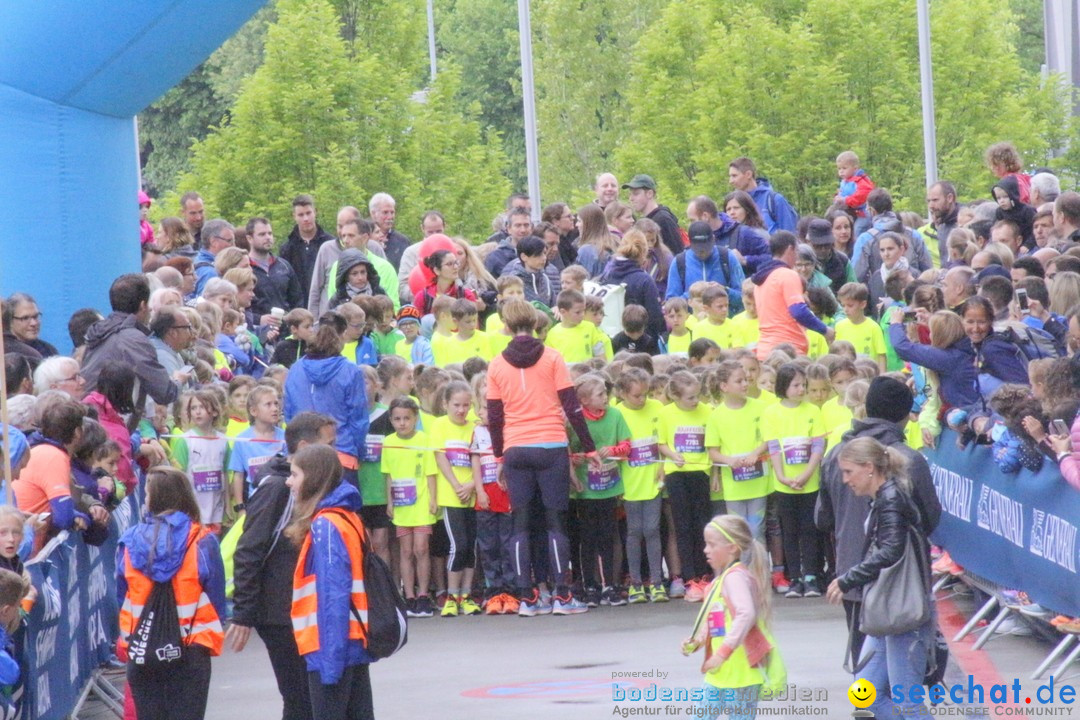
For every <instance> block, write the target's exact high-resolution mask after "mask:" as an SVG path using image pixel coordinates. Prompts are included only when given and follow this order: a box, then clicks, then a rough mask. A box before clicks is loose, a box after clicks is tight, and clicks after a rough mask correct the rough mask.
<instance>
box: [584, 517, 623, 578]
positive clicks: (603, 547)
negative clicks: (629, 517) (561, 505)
mask: <svg viewBox="0 0 1080 720" xmlns="http://www.w3.org/2000/svg"><path fill="white" fill-rule="evenodd" d="M618 504H619V499H618V498H604V499H603V500H581V501H579V502H578V503H577V507H578V512H579V514H578V523H579V527H580V530H581V563H582V565H581V570H582V572H581V574H582V581H583V582H584V583H585V587H594V588H602V587H606V586H609V585H618V584H619V583H618V582H616V578H615V531H616V529H617V528H618V524H617V523H616V521H615V509H616V507H618Z"/></svg>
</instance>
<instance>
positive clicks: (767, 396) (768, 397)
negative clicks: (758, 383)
mask: <svg viewBox="0 0 1080 720" xmlns="http://www.w3.org/2000/svg"><path fill="white" fill-rule="evenodd" d="M758 391H759V392H760V393H761V394H760V395H758V396H757V397H756V398H750V399H751V400H757V401H758V402H759V403H761V404H762V405H764V406H765V407H768V406H769V405H775V404H776V403H778V402H780V400H779V398H777V397H776V396H775V395H773V394H772V393H771V392H769V391H768V390H766V389H765V388H758ZM747 397H749V396H747Z"/></svg>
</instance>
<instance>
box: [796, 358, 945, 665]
mask: <svg viewBox="0 0 1080 720" xmlns="http://www.w3.org/2000/svg"><path fill="white" fill-rule="evenodd" d="M914 400H915V399H914V397H913V396H912V394H911V390H909V389H908V387H907V385H905V384H904V383H902V382H900V381H899V380H896V379H894V378H891V377H876V378H874V379H873V381H872V382H871V383H870V389H869V390H868V391H867V393H866V419H865V420H853V421H852V423H851V429H850V430H848V431H847V432H846V433H844V437H843V440H842V441H841V443H840V444H839V445H837V446H836V447H834V448H833V449H832V450H830V451H829V454H828V455H826V456H825V460H824V462H823V463H822V465H821V489H820V491H819V492H818V498H817V505H816V506H815V508H814V522H815V523H816V524H817V526H818V529H819V530H821V531H822V532H824V533H827V534H830V535H832V536H833V537H834V539H835V545H836V561H835V566H836V567H834V568H833V575H835V576H840V575H843V574H844V573H845V572H847V571H848V570H849V569H851V568H852V567H854V566H855V565H858V564H859V562H860V561H861V560H862V558H863V553H864V551H865V549H866V530H865V527H866V517H867V516H868V515H869V514H870V499H869V498H865V497H859V496H857V495H855V493H853V492H852V491H851V490H850V489H849V488H848V487H847V485H845V484H844V482H843V478H842V475H841V472H840V463H839V458H840V449H841V448H842V447H843V446H844V443H846V442H848V441H850V440H854V439H855V438H860V437H872V438H874V439H875V440H877V441H878V442H880V443H881V444H882V445H885V446H887V447H891V448H893V449H895V450H898V451H899V452H900V453H901V454H903V456H904V458H905V459H906V460H907V462H908V466H907V474H908V478H909V479H910V481H911V499H912V500H914V501H915V506H916V507H917V508H918V509H919V514H920V515H921V516H922V528H921V530H922V532H923V534H925V535H929V534H930V533H931V532H933V530H934V528H936V527H937V524H938V520H940V519H941V503H940V502H939V501H938V496H937V491H936V490H935V489H934V480H933V478H932V477H931V476H930V465H929V464H928V463H927V462H926V458H924V457H923V456H922V455H921V454H919V453H918V452H916V451H915V450H912V449H911V448H910V447H908V446H907V445H906V444H905V442H904V426H905V425H907V422H908V416H909V415H910V414H911V408H912V405H913V404H914ZM860 598H861V595H860V593H859V592H858V591H857V590H856V591H852V592H850V593H847V594H845V595H844V612H845V613H846V614H847V619H848V628H849V630H850V632H851V647H852V657H855V658H858V657H859V653H860V651H861V650H862V644H863V639H864V636H863V634H862V633H861V632H859V609H860V607H859V606H860Z"/></svg>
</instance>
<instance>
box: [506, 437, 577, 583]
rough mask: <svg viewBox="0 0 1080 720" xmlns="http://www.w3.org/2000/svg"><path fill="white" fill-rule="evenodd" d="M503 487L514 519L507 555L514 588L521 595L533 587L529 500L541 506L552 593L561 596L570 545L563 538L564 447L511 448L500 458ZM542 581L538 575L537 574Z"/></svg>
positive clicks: (566, 485) (567, 473)
mask: <svg viewBox="0 0 1080 720" xmlns="http://www.w3.org/2000/svg"><path fill="white" fill-rule="evenodd" d="M503 471H504V472H505V473H506V486H507V489H508V491H509V494H510V506H511V507H512V508H513V515H514V537H513V544H512V546H511V554H512V557H513V560H514V571H515V574H516V575H517V587H518V590H519V591H520V592H521V593H522V594H526V593H527V591H528V590H529V589H530V588H532V586H533V568H532V557H531V553H530V549H529V526H530V520H531V518H532V515H533V512H534V505H533V502H532V500H533V497H534V496H536V495H539V496H540V499H541V501H542V503H543V512H544V525H545V527H546V529H547V537H546V543H545V544H546V546H547V549H548V563H549V565H550V567H551V577H552V578H553V580H554V581H555V586H556V591H557V592H558V594H560V595H565V594H566V593H567V591H568V590H569V586H570V572H569V568H570V562H569V561H570V542H569V541H568V540H567V538H566V511H567V507H568V505H569V502H570V456H569V455H568V454H567V450H566V448H565V447H557V448H538V447H512V448H509V449H508V450H507V451H506V454H505V456H504V458H503ZM537 575H538V577H539V578H541V579H542V577H543V576H542V575H540V574H539V573H537Z"/></svg>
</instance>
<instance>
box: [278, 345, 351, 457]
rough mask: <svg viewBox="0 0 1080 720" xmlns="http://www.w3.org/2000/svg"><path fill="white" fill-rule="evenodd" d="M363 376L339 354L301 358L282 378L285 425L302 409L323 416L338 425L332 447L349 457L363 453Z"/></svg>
mask: <svg viewBox="0 0 1080 720" xmlns="http://www.w3.org/2000/svg"><path fill="white" fill-rule="evenodd" d="M367 407H368V404H367V392H366V390H365V388H364V373H363V371H361V370H360V368H359V367H357V365H356V363H352V362H349V361H348V360H346V359H345V358H343V357H342V356H340V355H336V356H334V357H329V358H319V359H315V358H312V357H310V356H304V357H302V358H300V359H299V360H297V361H296V363H295V364H294V365H293V366H292V367H291V368H289V374H288V375H287V376H286V378H285V422H286V423H288V422H290V421H291V420H292V419H293V418H294V417H295V416H296V415H298V414H299V413H302V412H304V411H306V410H311V411H313V412H321V413H325V414H327V415H329V416H331V417H333V418H334V419H335V420H337V423H338V432H337V443H336V447H337V450H338V451H339V452H343V453H345V454H347V455H351V456H352V457H360V456H361V455H363V454H364V439H365V437H366V436H367V430H368V409H367Z"/></svg>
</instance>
